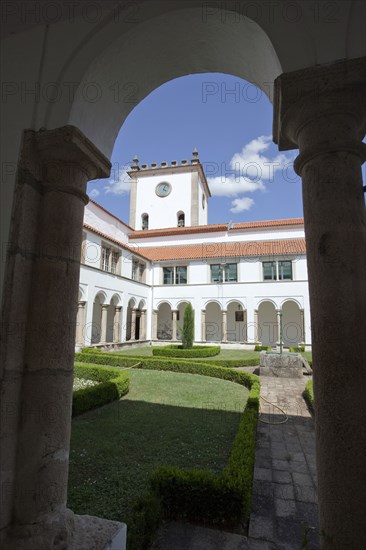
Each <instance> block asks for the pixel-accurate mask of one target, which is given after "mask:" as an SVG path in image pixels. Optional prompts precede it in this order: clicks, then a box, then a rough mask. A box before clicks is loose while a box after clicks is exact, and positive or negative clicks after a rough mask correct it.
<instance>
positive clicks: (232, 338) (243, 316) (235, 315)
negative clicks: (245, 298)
mask: <svg viewBox="0 0 366 550" xmlns="http://www.w3.org/2000/svg"><path fill="white" fill-rule="evenodd" d="M226 311H227V340H228V342H246V341H247V312H246V309H245V307H244V305H243V304H242V303H241V301H240V300H230V302H228V304H227V306H226Z"/></svg>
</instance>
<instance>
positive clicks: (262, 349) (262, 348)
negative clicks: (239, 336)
mask: <svg viewBox="0 0 366 550" xmlns="http://www.w3.org/2000/svg"><path fill="white" fill-rule="evenodd" d="M270 349H272V346H262V345H261V344H256V345H255V347H254V351H268V350H270Z"/></svg>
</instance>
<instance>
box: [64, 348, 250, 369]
mask: <svg viewBox="0 0 366 550" xmlns="http://www.w3.org/2000/svg"><path fill="white" fill-rule="evenodd" d="M75 358H76V359H77V360H78V361H86V362H88V363H96V364H98V365H111V366H114V367H120V366H126V367H127V366H128V367H131V366H132V365H134V364H136V363H138V362H141V363H143V364H144V365H150V364H153V363H161V364H164V363H165V362H166V361H167V362H168V363H169V362H173V363H174V361H175V358H174V357H171V358H169V357H157V356H153V357H151V356H146V355H140V356H139V355H134V356H132V355H124V354H123V353H118V352H113V353H99V352H98V353H97V354H94V355H93V354H92V352H88V353H87V354H84V352H79V353H76V354H75ZM177 359H178V360H179V361H183V362H188V363H190V364H192V360H191V359H188V358H177ZM204 362H205V360H204V358H199V357H196V358H193V363H194V364H195V365H196V364H197V365H200V364H201V363H204ZM210 363H211V360H210ZM212 364H213V365H216V366H218V367H225V368H231V369H232V368H235V367H252V366H257V365H259V355H258V358H257V359H213V360H212ZM143 368H146V369H148V368H149V367H148V366H145V367H143Z"/></svg>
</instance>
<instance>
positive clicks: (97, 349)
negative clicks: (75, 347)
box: [81, 348, 102, 353]
mask: <svg viewBox="0 0 366 550" xmlns="http://www.w3.org/2000/svg"><path fill="white" fill-rule="evenodd" d="M101 352H102V350H101V349H100V348H82V349H81V353H101Z"/></svg>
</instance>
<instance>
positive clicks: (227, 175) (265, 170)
mask: <svg viewBox="0 0 366 550" xmlns="http://www.w3.org/2000/svg"><path fill="white" fill-rule="evenodd" d="M271 143H272V138H271V136H259V137H258V138H256V139H253V140H252V141H250V142H249V143H247V144H246V145H245V146H244V147H243V149H242V150H241V152H239V153H235V154H234V155H233V157H232V159H231V160H230V162H229V166H226V165H225V163H223V164H222V165H221V166H217V167H216V166H215V165H214V164H212V163H210V164H209V165H208V168H209V169H210V170H211V173H213V172H214V171H215V169H216V168H217V170H216V173H220V175H218V176H217V175H216V174H213V175H212V176H211V177H210V176H208V178H207V180H208V184H209V187H210V189H211V193H212V195H213V196H221V197H238V198H237V199H235V200H233V201H232V208H231V209H230V211H231V212H233V213H239V212H242V211H243V210H249V208H251V207H252V206H253V204H254V200H253V199H251V198H248V197H243V195H244V194H247V193H254V192H255V191H265V190H266V183H269V182H273V180H274V175H275V173H276V172H277V171H279V170H283V169H284V168H287V167H288V166H289V165H291V163H292V155H291V154H290V155H286V154H284V153H278V154H276V155H275V156H270V155H268V153H267V154H264V153H265V151H267V150H268V149H269V147H270V145H271Z"/></svg>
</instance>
